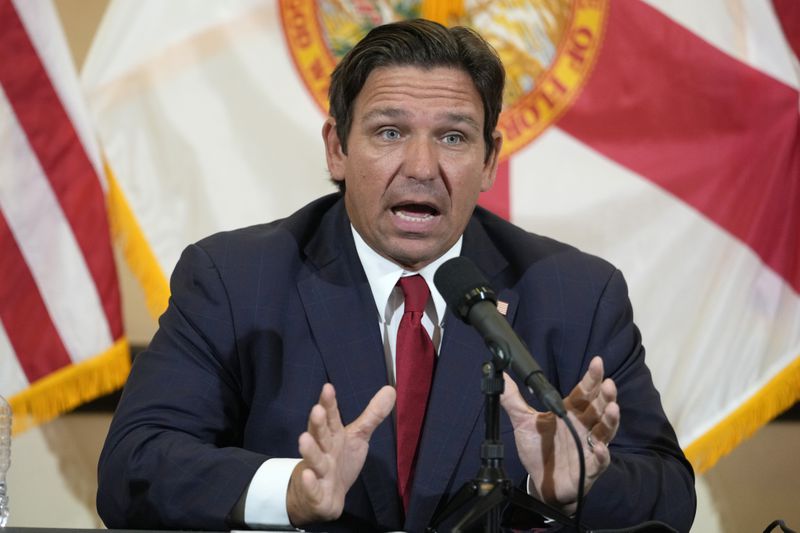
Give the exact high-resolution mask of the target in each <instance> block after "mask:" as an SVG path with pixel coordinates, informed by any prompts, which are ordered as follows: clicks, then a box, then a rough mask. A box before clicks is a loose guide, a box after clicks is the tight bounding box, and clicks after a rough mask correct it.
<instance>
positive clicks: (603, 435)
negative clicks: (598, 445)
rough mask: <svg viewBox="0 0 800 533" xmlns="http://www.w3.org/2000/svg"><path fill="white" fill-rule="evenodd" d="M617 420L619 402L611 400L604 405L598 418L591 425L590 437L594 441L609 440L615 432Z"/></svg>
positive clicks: (618, 418) (618, 417) (604, 441)
mask: <svg viewBox="0 0 800 533" xmlns="http://www.w3.org/2000/svg"><path fill="white" fill-rule="evenodd" d="M619 420H620V416H619V404H617V402H611V403H609V404H608V405H606V408H605V410H604V411H603V415H602V416H601V417H600V420H599V421H598V422H597V424H595V425H594V427H592V439H594V441H595V442H603V443H609V442H611V441H612V440H613V439H614V437H615V436H616V434H617V429H618V428H619Z"/></svg>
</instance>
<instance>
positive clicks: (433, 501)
mask: <svg viewBox="0 0 800 533" xmlns="http://www.w3.org/2000/svg"><path fill="white" fill-rule="evenodd" d="M461 255H463V256H466V257H469V258H470V259H472V260H473V261H474V262H475V264H476V265H477V266H478V268H480V269H481V271H483V272H484V273H485V274H486V276H487V278H488V279H489V281H490V283H491V284H492V285H493V286H494V288H495V290H498V291H499V293H498V299H499V300H500V301H503V302H506V303H507V304H508V311H507V313H506V316H507V318H508V320H509V321H510V322H512V323H513V318H514V313H515V311H516V309H517V301H518V296H517V294H516V293H515V292H513V291H512V290H510V289H508V288H504V287H503V286H502V283H500V277H501V274H502V273H503V271H504V270H505V268H506V266H507V261H506V260H505V258H504V257H503V256H502V255H501V254H500V252H499V251H498V250H497V248H496V247H495V246H494V244H493V243H492V241H491V239H490V238H489V237H488V235H487V234H486V232H485V230H484V229H483V227H482V226H481V225H480V224H479V223H478V222H477V221H476V220H475V218H474V217H473V219H472V220H471V221H470V223H469V225H468V227H467V230H466V231H465V233H464V244H463V248H462V252H461ZM490 357H491V354H490V352H489V350H488V348H486V344H485V343H484V342H483V339H482V338H481V337H480V335H479V334H478V333H477V332H476V331H475V330H474V329H473V328H472V326H469V325H468V324H465V323H464V322H462V321H461V320H460V319H459V318H457V317H456V316H455V315H453V314H452V313H451V311H450V310H449V309H448V311H447V314H446V318H445V324H444V338H443V339H442V346H441V349H440V352H439V357H438V359H437V363H436V372H435V375H434V381H433V386H432V389H431V398H430V400H429V402H428V410H427V413H426V418H425V428H424V432H423V435H422V441H421V442H420V450H419V456H418V459H417V466H416V469H415V474H414V486H413V490H412V493H411V501H410V502H409V512H408V519H407V521H406V523H405V529H406V530H409V531H415V530H422V529H424V528H425V526H426V525H428V522H429V521H430V518H431V517H432V515H433V512H434V511H435V509H436V506H437V505H438V504H439V499H440V497H441V495H443V494H444V493H445V491H447V490H450V491H451V495H452V494H453V493H454V492H455V491H457V490H458V489H459V488H460V487H458V486H452V487H448V485H449V484H450V483H451V478H452V477H453V473H454V471H455V468H456V465H457V464H458V462H459V461H460V459H461V457H462V455H463V453H464V447H465V446H466V444H467V442H468V441H469V439H470V435H471V433H472V432H473V431H475V430H476V428H477V431H478V432H479V433H480V434H483V424H484V421H483V417H482V416H480V415H481V413H482V412H483V395H482V394H481V392H480V380H481V366H482V364H483V363H485V362H486V361H488V360H489V358H490ZM469 453H479V450H478V449H475V450H469ZM475 474H477V471H476V472H470V473H469V476H473V475H475Z"/></svg>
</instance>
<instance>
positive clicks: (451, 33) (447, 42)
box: [328, 19, 505, 185]
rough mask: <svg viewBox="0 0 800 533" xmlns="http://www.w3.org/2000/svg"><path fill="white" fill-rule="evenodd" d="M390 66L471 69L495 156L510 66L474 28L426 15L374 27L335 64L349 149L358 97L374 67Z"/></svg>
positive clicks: (336, 113)
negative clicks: (444, 23)
mask: <svg viewBox="0 0 800 533" xmlns="http://www.w3.org/2000/svg"><path fill="white" fill-rule="evenodd" d="M388 66H415V67H421V68H425V69H429V68H434V67H453V68H459V69H461V70H463V71H464V72H466V73H467V74H469V76H470V78H472V82H473V83H474V84H475V88H476V89H477V91H478V94H479V95H480V97H481V101H482V103H483V118H484V120H483V138H484V141H485V144H486V159H487V160H488V159H489V156H491V155H492V151H493V150H494V142H493V140H492V133H494V129H495V127H496V126H497V119H498V117H499V116H500V109H501V107H502V103H503V84H504V83H505V70H504V69H503V64H502V63H501V62H500V57H499V56H498V55H497V52H496V51H495V50H494V48H492V46H491V45H490V44H489V43H487V42H486V41H485V40H484V38H483V37H481V36H480V35H478V33H477V32H475V31H474V30H472V29H470V28H465V27H463V26H456V27H454V28H446V27H444V26H442V25H441V24H438V23H436V22H431V21H429V20H424V19H416V20H404V21H401V22H394V23H391V24H385V25H383V26H377V27H375V28H373V29H372V30H371V31H370V32H369V33H368V34H367V35H366V36H365V37H364V38H363V39H362V40H361V41H359V42H358V44H356V45H355V46H354V47H353V48H352V49H351V50H350V51H349V52H348V53H347V54H346V55H345V56H344V58H342V60H341V61H340V62H339V64H338V65H337V66H336V68H335V69H334V71H333V74H332V75H331V85H330V89H329V91H328V99H329V100H330V114H331V116H332V117H333V118H334V119H335V120H336V134H337V135H338V136H339V142H340V143H341V145H342V150H343V151H344V153H345V154H346V153H347V136H348V135H349V133H350V127H351V125H352V121H353V104H354V102H355V99H356V96H358V93H359V92H360V91H361V88H362V87H363V86H364V83H365V82H366V81H367V78H368V77H369V74H370V73H371V72H372V71H373V70H374V69H376V68H379V67H388ZM340 183H341V184H342V185H343V182H340Z"/></svg>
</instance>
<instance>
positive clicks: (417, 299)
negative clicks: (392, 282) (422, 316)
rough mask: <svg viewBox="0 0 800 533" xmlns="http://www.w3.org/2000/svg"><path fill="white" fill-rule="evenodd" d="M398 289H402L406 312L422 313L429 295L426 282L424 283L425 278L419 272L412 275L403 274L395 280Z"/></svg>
mask: <svg viewBox="0 0 800 533" xmlns="http://www.w3.org/2000/svg"><path fill="white" fill-rule="evenodd" d="M397 284H398V285H400V289H402V291H403V298H404V300H405V312H406V313H422V312H424V311H425V306H426V305H427V304H428V298H429V297H430V295H431V291H430V289H428V284H427V283H425V278H423V277H422V276H420V275H419V274H415V275H413V276H404V277H402V278H400V281H398V282H397Z"/></svg>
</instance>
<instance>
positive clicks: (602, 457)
mask: <svg viewBox="0 0 800 533" xmlns="http://www.w3.org/2000/svg"><path fill="white" fill-rule="evenodd" d="M591 453H592V456H593V457H594V462H595V465H596V466H595V468H593V469H587V471H588V472H587V473H588V474H589V475H590V476H591V477H593V478H594V477H597V476H599V475H600V474H602V473H603V472H605V470H606V468H608V465H610V464H611V451H610V450H609V449H608V445H606V443H604V442H596V443H595V445H594V448H592V449H591Z"/></svg>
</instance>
